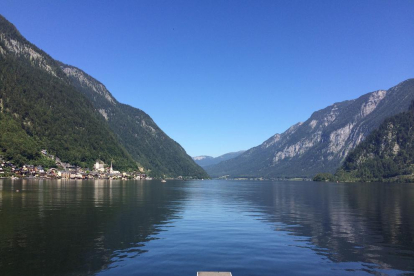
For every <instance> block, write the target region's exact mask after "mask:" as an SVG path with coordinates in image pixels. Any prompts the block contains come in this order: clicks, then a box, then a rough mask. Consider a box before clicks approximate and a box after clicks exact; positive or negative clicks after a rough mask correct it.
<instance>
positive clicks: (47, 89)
mask: <svg viewBox="0 0 414 276" xmlns="http://www.w3.org/2000/svg"><path fill="white" fill-rule="evenodd" d="M0 72H1V73H0V107H1V110H0V111H1V113H2V114H3V115H4V116H2V117H1V118H0V120H2V119H4V120H5V121H4V124H5V125H7V126H8V127H7V129H9V130H10V131H12V130H13V129H14V130H16V128H17V129H19V128H21V129H22V130H23V132H18V133H20V136H22V137H20V138H19V137H15V136H13V135H12V134H13V133H10V134H11V136H8V137H14V138H15V139H16V141H17V140H19V139H20V140H22V139H23V140H25V141H27V144H32V145H33V146H32V147H27V150H28V151H29V149H30V148H33V149H34V150H35V151H33V152H30V154H29V153H24V155H25V156H23V157H22V158H23V159H22V160H32V159H33V158H35V157H36V156H33V155H34V154H35V152H37V151H40V148H46V149H47V150H48V151H50V152H52V153H54V154H56V155H58V156H59V157H60V158H61V159H62V161H65V162H71V163H74V164H82V165H88V166H90V165H91V164H92V163H93V161H94V160H95V159H97V158H100V159H102V160H103V161H105V162H106V163H110V162H111V161H114V166H115V167H116V168H122V169H124V168H130V169H137V168H138V167H139V168H141V169H143V170H145V171H146V172H148V173H150V174H151V175H153V176H162V177H164V176H169V177H176V176H193V177H200V178H206V177H208V175H207V174H206V173H205V171H204V170H203V169H202V168H201V167H199V166H198V165H197V164H195V163H194V161H193V160H192V158H191V157H190V156H188V155H187V154H186V152H185V150H184V149H183V148H182V147H181V146H180V145H179V144H178V143H176V142H175V141H173V140H172V139H171V138H169V137H168V136H167V135H166V134H165V133H164V132H163V131H162V130H161V129H160V128H159V127H158V126H157V125H156V124H155V123H154V122H153V120H152V119H151V118H150V117H149V116H148V115H147V114H146V113H144V112H143V111H141V110H139V109H136V108H133V107H131V106H128V105H125V104H121V103H119V102H118V101H116V99H115V98H114V97H113V96H112V95H111V93H110V92H109V91H108V90H107V89H106V88H105V86H104V85H103V84H102V83H100V82H99V81H97V80H95V79H94V78H92V77H91V76H89V75H88V74H86V73H85V72H83V71H82V70H80V69H78V68H76V67H73V66H70V65H65V64H63V63H61V62H58V61H56V60H54V59H53V58H52V57H50V56H49V55H48V54H46V53H45V52H44V51H42V50H40V49H39V48H37V47H36V46H35V45H33V44H31V43H30V42H29V41H27V40H26V39H25V38H24V37H23V36H22V35H21V34H20V33H19V31H18V30H17V29H16V28H15V27H14V26H13V24H11V23H10V22H8V21H7V20H6V19H5V18H4V17H2V16H1V15H0ZM14 132H16V131H14ZM2 134H4V133H2ZM7 135H8V134H7ZM7 135H6V136H7ZM23 136H24V137H25V138H23ZM26 136H27V137H26ZM0 138H2V137H0ZM1 141H4V139H0V142H1ZM6 142H7V141H6ZM7 146H11V145H10V144H7V145H6V144H3V145H1V144H0V150H1V151H2V152H3V153H4V152H7V151H8V148H7ZM1 154H2V153H1V152H0V155H1ZM16 154H17V153H16ZM8 156H13V154H12V153H11V152H9V153H8ZM36 158H37V157H36Z"/></svg>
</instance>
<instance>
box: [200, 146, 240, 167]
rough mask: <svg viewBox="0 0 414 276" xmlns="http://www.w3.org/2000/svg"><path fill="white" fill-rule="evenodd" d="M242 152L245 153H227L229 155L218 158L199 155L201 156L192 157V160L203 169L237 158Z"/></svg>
mask: <svg viewBox="0 0 414 276" xmlns="http://www.w3.org/2000/svg"><path fill="white" fill-rule="evenodd" d="M243 152H245V151H244V150H241V151H237V152H229V153H226V154H223V155H220V156H218V157H212V156H207V155H201V156H195V157H193V160H194V161H195V162H196V163H197V164H198V165H200V166H201V167H202V168H205V167H207V166H211V165H215V164H218V163H220V162H222V161H226V160H229V159H232V158H234V157H237V156H239V155H240V154H242V153H243Z"/></svg>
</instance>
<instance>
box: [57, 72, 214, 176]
mask: <svg viewBox="0 0 414 276" xmlns="http://www.w3.org/2000/svg"><path fill="white" fill-rule="evenodd" d="M61 68H62V70H63V72H65V74H66V75H67V76H68V77H69V79H70V82H71V84H72V85H73V86H75V87H76V88H77V89H78V90H79V91H81V92H82V93H83V94H84V95H85V96H86V97H87V98H88V99H89V100H90V101H91V102H92V104H93V106H94V107H95V109H96V110H98V111H99V113H100V114H101V115H102V118H104V119H105V120H106V121H107V123H108V125H109V127H110V128H111V129H112V130H113V131H114V133H116V135H117V137H118V140H119V141H120V142H121V144H122V145H123V146H124V147H125V148H126V149H127V151H128V152H129V153H130V154H131V156H132V158H133V159H134V160H135V161H137V162H138V163H139V164H140V166H141V167H143V168H145V169H149V170H151V174H152V175H153V176H164V175H166V176H175V177H176V176H180V175H181V176H197V177H199V178H207V177H208V175H207V174H206V173H205V171H204V170H203V169H202V168H201V167H200V166H198V165H197V164H196V163H195V162H194V161H193V160H192V158H191V157H190V156H189V155H187V153H186V152H185V150H184V149H183V148H182V147H181V146H180V145H179V144H178V143H177V142H175V141H174V140H172V139H171V138H170V137H168V136H167V135H166V134H165V133H164V132H163V131H162V130H161V129H160V128H159V127H158V126H157V125H156V124H155V122H154V121H153V120H152V119H151V117H150V116H148V115H147V114H146V113H145V112H144V111H142V110H140V109H138V108H134V107H132V106H129V105H126V104H122V103H119V102H118V101H117V100H116V99H115V98H114V97H113V96H112V94H111V93H110V92H109V91H108V90H107V89H106V87H105V86H104V85H103V84H102V83H100V82H99V81H97V80H96V79H94V78H92V77H91V76H89V75H88V74H86V73H85V72H83V71H82V70H80V69H78V68H76V67H73V66H69V65H66V64H61Z"/></svg>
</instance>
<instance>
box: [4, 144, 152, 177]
mask: <svg viewBox="0 0 414 276" xmlns="http://www.w3.org/2000/svg"><path fill="white" fill-rule="evenodd" d="M41 153H42V155H43V156H45V157H47V158H49V159H51V160H54V161H55V164H56V168H49V169H46V168H44V167H42V166H35V165H31V164H25V165H23V166H21V167H19V166H17V165H15V164H13V163H12V162H11V161H7V160H4V159H3V157H2V156H0V178H5V177H7V178H8V177H10V178H12V179H16V178H23V177H25V178H46V179H79V180H81V179H122V180H128V179H136V180H152V178H151V177H149V176H147V175H146V174H144V173H141V172H136V171H134V172H119V171H116V170H114V169H113V167H112V162H111V164H110V165H108V164H105V163H104V162H102V161H101V160H96V162H95V164H94V165H93V168H92V169H89V168H81V167H79V166H75V165H71V164H69V163H65V162H62V161H61V160H60V158H58V157H55V156H53V155H51V154H49V153H48V152H47V150H42V151H41Z"/></svg>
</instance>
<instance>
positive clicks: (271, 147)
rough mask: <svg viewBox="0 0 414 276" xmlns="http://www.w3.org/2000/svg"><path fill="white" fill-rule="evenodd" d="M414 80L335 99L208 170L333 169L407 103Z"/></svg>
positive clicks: (277, 172)
mask: <svg viewBox="0 0 414 276" xmlns="http://www.w3.org/2000/svg"><path fill="white" fill-rule="evenodd" d="M412 99H414V80H413V79H410V80H407V81H405V82H402V83H400V84H399V85H397V86H395V87H393V88H390V89H389V90H387V91H385V90H378V91H375V92H371V93H368V94H366V95H363V96H361V97H360V98H358V99H355V100H350V101H345V102H340V103H335V104H333V105H331V106H328V107H326V108H324V109H322V110H319V111H316V112H315V113H313V114H312V116H311V117H310V118H309V119H308V120H307V121H305V122H303V123H298V124H296V125H294V126H292V127H290V128H289V129H288V130H286V131H285V132H284V133H282V134H276V135H274V136H272V137H271V138H269V139H268V140H266V141H265V142H264V143H262V144H261V145H259V146H257V147H255V148H252V149H250V150H248V151H247V152H245V153H244V154H242V155H240V156H239V157H236V158H234V159H231V160H229V161H225V162H222V163H220V164H218V165H216V166H212V167H207V168H206V170H207V172H208V173H209V174H210V175H211V176H216V177H217V176H223V175H230V176H250V177H295V176H304V177H311V176H313V175H314V174H316V173H318V172H334V171H335V169H336V168H338V167H339V165H340V163H341V162H342V161H343V160H344V158H345V156H346V155H347V154H348V153H349V152H350V151H351V150H352V149H354V148H355V147H356V146H357V145H358V144H359V143H360V142H361V141H363V140H364V139H365V137H366V136H367V135H368V134H369V133H370V132H371V131H372V130H373V129H375V128H377V127H378V126H379V124H380V123H381V122H382V121H383V120H384V119H385V118H387V117H389V116H392V115H394V114H396V113H399V112H402V111H404V110H406V109H407V108H408V105H409V103H410V101H411V100H412Z"/></svg>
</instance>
